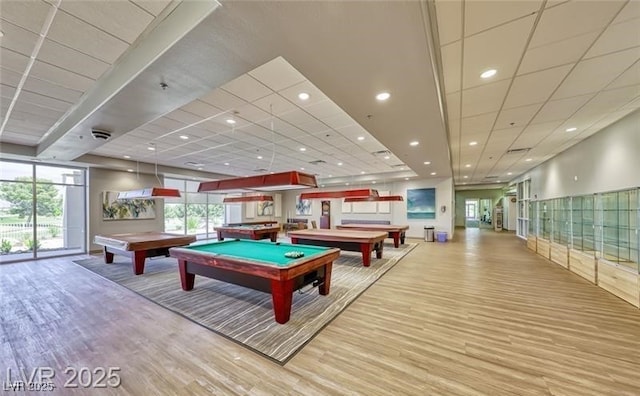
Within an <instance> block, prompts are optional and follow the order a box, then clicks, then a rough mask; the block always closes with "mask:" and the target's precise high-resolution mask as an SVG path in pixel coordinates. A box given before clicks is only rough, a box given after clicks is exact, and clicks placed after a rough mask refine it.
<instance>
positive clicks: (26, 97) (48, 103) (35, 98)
mask: <svg viewBox="0 0 640 396" xmlns="http://www.w3.org/2000/svg"><path fill="white" fill-rule="evenodd" d="M18 100H19V101H20V102H26V103H31V104H35V105H38V106H41V107H45V108H48V109H53V110H59V111H67V110H68V109H69V107H70V106H71V103H69V102H64V101H62V100H59V99H54V98H51V97H49V96H43V95H39V94H36V93H33V92H29V91H26V90H23V91H22V92H21V93H20V97H19V99H18ZM45 132H46V131H45Z"/></svg>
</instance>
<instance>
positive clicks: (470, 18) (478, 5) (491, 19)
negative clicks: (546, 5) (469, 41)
mask: <svg viewBox="0 0 640 396" xmlns="http://www.w3.org/2000/svg"><path fill="white" fill-rule="evenodd" d="M541 4H542V1H540V0H536V1H527V0H525V1H467V2H466V3H465V8H466V9H465V14H466V16H467V17H466V18H465V20H464V23H465V29H464V34H465V36H470V35H472V34H476V33H478V32H481V31H483V30H487V29H491V28H493V27H495V26H498V25H502V24H505V23H507V22H510V21H513V20H514V19H519V18H523V17H526V16H529V15H531V14H534V13H536V12H537V11H538V10H539V9H540V5H541Z"/></svg>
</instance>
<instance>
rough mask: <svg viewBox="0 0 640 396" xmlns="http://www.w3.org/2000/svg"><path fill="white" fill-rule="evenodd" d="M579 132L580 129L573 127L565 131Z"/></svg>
mask: <svg viewBox="0 0 640 396" xmlns="http://www.w3.org/2000/svg"><path fill="white" fill-rule="evenodd" d="M577 130H578V128H576V127H571V128H567V129H565V131H567V132H573V131H577Z"/></svg>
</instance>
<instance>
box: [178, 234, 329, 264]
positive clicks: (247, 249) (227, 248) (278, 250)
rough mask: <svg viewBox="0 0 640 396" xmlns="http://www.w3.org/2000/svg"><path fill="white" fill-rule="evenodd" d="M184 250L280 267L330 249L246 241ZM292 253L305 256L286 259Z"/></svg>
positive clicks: (223, 242) (212, 244)
mask: <svg viewBox="0 0 640 396" xmlns="http://www.w3.org/2000/svg"><path fill="white" fill-rule="evenodd" d="M184 249H189V250H193V251H198V252H203V253H211V254H220V255H225V256H230V257H238V258H242V259H245V260H255V261H262V262H267V263H269V264H271V265H273V264H275V265H278V266H280V267H286V266H289V265H293V264H297V263H298V262H299V260H300V259H301V258H305V257H306V258H309V257H311V256H314V255H317V254H322V253H326V252H327V251H328V250H329V249H328V248H324V247H317V246H305V245H293V244H290V243H279V242H276V243H273V242H260V241H252V240H244V239H241V240H226V241H221V242H212V243H206V244H202V245H193V246H189V247H185V248H184ZM292 251H295V252H302V253H304V256H303V257H301V258H288V257H285V255H284V254H285V253H287V252H292Z"/></svg>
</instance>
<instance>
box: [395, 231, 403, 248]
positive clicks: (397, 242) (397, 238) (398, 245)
mask: <svg viewBox="0 0 640 396" xmlns="http://www.w3.org/2000/svg"><path fill="white" fill-rule="evenodd" d="M402 243H404V242H402ZM393 247H395V248H398V247H400V233H399V232H394V233H393Z"/></svg>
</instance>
